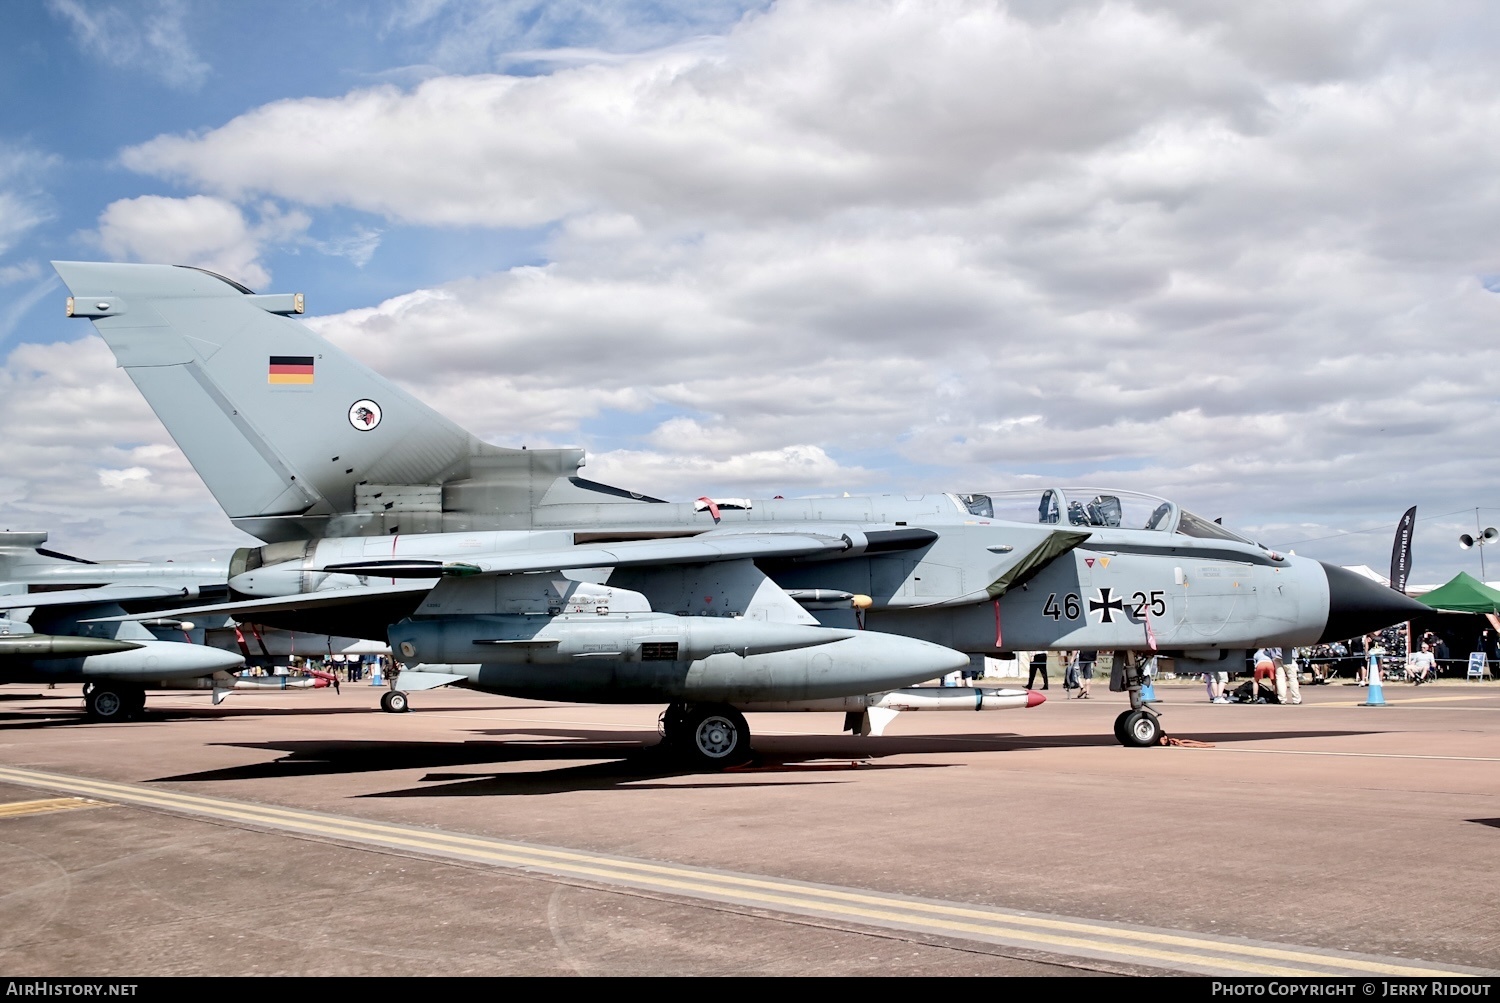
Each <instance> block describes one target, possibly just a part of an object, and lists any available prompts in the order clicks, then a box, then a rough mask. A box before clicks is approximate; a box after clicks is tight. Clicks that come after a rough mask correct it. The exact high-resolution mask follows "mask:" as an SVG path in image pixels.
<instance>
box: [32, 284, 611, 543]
mask: <svg viewBox="0 0 1500 1003" xmlns="http://www.w3.org/2000/svg"><path fill="white" fill-rule="evenodd" d="M53 267H54V268H55V269H56V270H57V273H58V274H59V275H60V276H61V277H62V280H63V282H64V283H66V284H67V286H68V289H69V291H70V292H71V293H72V294H73V295H72V297H71V298H70V299H69V309H70V314H71V315H73V316H83V317H88V318H89V319H90V320H92V321H93V323H94V326H95V328H96V329H97V330H98V331H99V334H100V335H101V336H102V337H103V338H104V341H105V343H106V344H108V345H109V348H110V350H111V351H112V352H113V353H114V355H115V360H116V362H117V363H118V364H119V365H120V366H121V367H123V368H124V369H125V371H126V372H127V373H128V374H129V375H130V378H131V379H132V380H133V381H134V382H135V385H136V387H137V388H138V389H139V390H140V391H141V393H142V395H143V396H145V398H146V400H147V402H148V403H149V404H150V405H151V408H152V410H153V411H155V412H156V415H157V417H158V418H160V419H161V422H162V424H163V425H165V426H166V428H167V431H168V432H169V433H170V434H171V436H172V438H173V439H174V440H175V441H176V442H177V445H178V446H179V447H180V448H181V449H182V451H183V453H184V454H186V456H187V458H188V461H189V462H190V463H192V465H193V467H194V468H195V469H196V470H197V472H198V474H199V476H200V477H202V478H203V481H204V482H205V483H206V484H207V486H208V489H209V491H211V492H212V493H213V496H214V498H215V499H217V500H218V502H219V505H220V506H221V507H222V508H223V509H224V511H225V513H226V514H227V515H228V516H229V517H230V519H231V521H233V522H234V523H235V525H237V526H239V527H240V528H241V529H244V530H246V531H247V532H249V533H250V534H252V535H254V536H257V537H259V538H260V539H262V540H266V541H267V542H277V541H282V540H295V539H306V538H309V537H320V536H325V535H326V536H363V535H375V534H384V533H394V532H406V533H412V532H439V531H443V530H445V529H450V528H469V525H470V524H472V520H468V519H459V520H454V519H451V518H448V516H453V515H456V514H457V513H454V512H451V511H450V506H447V505H445V504H444V496H445V494H446V493H447V492H445V488H446V487H447V486H448V485H450V484H454V482H458V481H470V480H471V479H472V478H473V477H474V476H475V475H476V474H480V475H481V476H482V478H483V479H484V480H486V481H491V480H493V481H496V482H497V483H496V484H494V485H486V487H489V488H490V490H487V491H483V492H481V494H482V495H483V497H484V501H485V504H484V508H485V509H486V510H487V511H486V513H485V514H486V516H487V518H486V519H485V520H484V521H485V522H486V523H487V524H491V525H494V526H495V528H500V527H501V525H502V524H503V525H505V526H507V527H509V526H514V527H515V528H525V527H526V525H527V524H529V522H530V510H531V507H532V505H533V504H534V503H535V501H536V499H538V498H539V497H540V496H541V495H542V494H543V493H544V492H545V491H546V489H547V488H548V487H550V486H551V484H552V482H553V481H554V480H555V479H556V478H557V477H558V476H564V477H566V476H571V475H572V474H574V473H576V471H577V468H578V466H579V465H580V464H581V462H582V452H581V451H577V450H531V451H525V450H516V449H503V448H500V447H497V446H491V445H489V444H488V443H485V442H482V441H481V440H479V439H476V438H475V437H474V436H473V435H471V434H470V433H468V432H467V431H465V430H464V429H462V428H460V427H459V426H457V425H455V424H454V423H453V422H451V421H449V420H448V419H447V418H445V417H443V416H442V415H440V414H438V413H437V412H436V411H434V410H432V409H431V408H429V407H428V406H427V405H425V404H423V403H422V402H420V401H418V400H417V399H416V398H414V397H412V396H411V395H410V394H408V393H406V392H405V391H404V390H402V389H400V388H399V387H397V386H396V385H394V384H393V383H391V382H390V381H389V380H387V379H385V378H384V377H382V376H379V375H378V374H376V373H374V372H373V371H371V370H370V369H368V368H367V367H365V366H363V365H361V364H360V363H359V362H357V361H355V360H354V359H353V358H351V357H349V356H348V355H347V354H345V353H344V352H343V351H341V350H340V349H338V348H336V347H335V346H334V345H332V344H331V343H330V342H328V341H326V340H325V339H323V338H322V337H320V336H319V335H317V334H316V333H314V332H313V331H311V330H309V329H308V328H307V327H306V326H305V325H303V324H300V323H298V322H297V321H295V320H292V319H290V318H289V316H287V315H289V314H294V313H300V312H301V306H302V301H301V296H300V294H298V295H297V296H257V295H255V294H253V293H251V292H250V290H248V289H246V288H245V287H244V286H241V285H239V284H237V283H234V282H232V281H230V280H228V279H225V278H223V277H221V276H218V275H215V274H213V273H211V272H206V271H203V270H201V269H197V268H190V267H185V266H177V265H142V264H120V263H106V262H77V261H57V262H53ZM554 454H555V455H554ZM481 458H482V459H481ZM476 460H478V461H479V462H478V463H476V462H475V461H476ZM481 472H482V473H481ZM496 475H499V476H496ZM497 489H498V490H497ZM457 494H460V495H461V494H463V492H457ZM497 520H498V522H497Z"/></svg>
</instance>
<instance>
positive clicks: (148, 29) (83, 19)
mask: <svg viewBox="0 0 1500 1003" xmlns="http://www.w3.org/2000/svg"><path fill="white" fill-rule="evenodd" d="M47 6H48V8H50V9H51V10H52V12H53V13H54V14H55V15H57V16H58V17H60V18H62V19H63V20H64V21H66V22H67V24H68V27H69V28H70V29H71V30H72V32H73V38H74V40H76V41H77V42H78V44H79V46H80V47H81V48H82V49H83V50H84V51H85V52H86V53H87V54H88V55H89V57H90V58H92V59H102V60H104V61H105V62H106V63H108V64H109V65H111V66H119V67H123V68H127V69H133V70H140V71H142V72H145V73H147V74H150V75H151V76H154V77H157V78H158V79H160V80H161V81H162V82H163V83H165V84H167V85H169V86H171V87H176V88H180V89H183V90H196V89H198V88H199V87H201V86H202V85H203V83H204V81H205V80H207V79H208V75H209V73H210V72H211V67H210V66H209V65H208V64H207V63H205V62H204V61H203V60H202V59H201V58H199V56H198V54H197V52H196V51H194V48H193V45H192V42H191V41H190V40H189V38H188V34H187V29H186V27H185V25H184V23H183V22H184V20H185V19H186V17H187V14H188V8H187V5H186V4H184V3H182V2H181V0H154V2H147V3H132V4H112V3H111V4H99V3H90V4H85V3H82V2H81V0H47Z"/></svg>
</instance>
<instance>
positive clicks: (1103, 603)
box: [1089, 587, 1125, 623]
mask: <svg viewBox="0 0 1500 1003" xmlns="http://www.w3.org/2000/svg"><path fill="white" fill-rule="evenodd" d="M1113 591H1114V589H1112V588H1109V587H1105V588H1101V589H1100V590H1099V598H1098V599H1090V600H1089V612H1090V613H1101V614H1102V615H1101V617H1100V622H1101V623H1114V622H1115V618H1114V613H1124V612H1125V600H1124V599H1122V598H1119V597H1114V598H1111V597H1110V593H1112V592H1113ZM1111 611H1113V612H1111Z"/></svg>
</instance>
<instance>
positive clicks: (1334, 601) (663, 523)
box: [54, 262, 1424, 763]
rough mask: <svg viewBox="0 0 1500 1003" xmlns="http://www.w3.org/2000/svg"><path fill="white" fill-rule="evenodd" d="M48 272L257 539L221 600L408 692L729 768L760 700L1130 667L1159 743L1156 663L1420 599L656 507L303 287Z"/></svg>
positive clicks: (913, 525)
mask: <svg viewBox="0 0 1500 1003" xmlns="http://www.w3.org/2000/svg"><path fill="white" fill-rule="evenodd" d="M54 267H56V269H57V271H58V273H59V274H60V275H61V276H62V278H63V281H64V282H65V283H67V285H68V287H69V290H70V291H71V292H72V293H73V296H72V297H71V298H70V299H69V301H68V304H69V305H68V312H69V314H70V315H72V316H75V317H87V318H89V319H90V320H92V321H93V323H94V325H95V327H96V328H97V329H98V331H99V333H100V335H101V336H102V337H103V338H104V340H105V342H106V343H107V344H108V345H109V347H110V349H111V350H112V351H113V352H114V354H115V358H116V360H117V361H118V363H119V365H121V366H122V367H124V368H125V370H126V372H127V373H128V374H129V375H130V377H131V379H132V380H134V381H135V384H136V386H137V387H138V388H139V389H140V390H141V392H142V393H143V394H144V395H145V397H146V399H147V401H148V402H149V403H150V404H151V406H152V408H153V409H154V410H155V411H156V414H157V416H158V417H159V418H160V419H161V420H162V422H163V424H164V425H165V426H166V427H167V430H168V431H169V432H170V433H171V435H172V436H173V438H174V439H175V440H176V441H177V443H178V445H179V446H180V447H181V448H182V450H183V452H184V453H185V454H186V455H187V457H188V460H189V461H190V462H191V463H192V464H193V466H194V467H195V468H196V469H197V471H198V473H199V475H200V476H201V477H202V478H203V479H204V481H205V482H206V483H207V485H208V487H209V489H210V490H211V491H212V492H213V494H214V496H215V497H216V498H217V499H218V501H219V504H220V505H221V506H223V508H224V510H225V512H226V513H227V514H228V515H229V517H230V519H231V520H232V521H233V522H234V524H235V525H236V526H239V527H240V528H241V529H244V530H245V531H247V532H249V533H251V534H252V535H254V536H257V537H259V538H260V539H261V540H264V541H266V542H267V544H268V545H267V546H265V547H261V548H257V549H245V550H241V551H239V552H237V553H236V554H235V555H234V558H233V560H232V562H231V568H230V579H229V584H230V587H231V589H232V590H233V591H234V592H235V593H236V594H237V596H238V601H237V602H235V603H232V604H229V605H222V604H221V605H214V606H212V607H209V609H210V610H212V611H230V612H233V613H234V615H237V616H239V615H244V616H248V617H252V618H254V619H256V620H259V621H261V622H267V623H275V624H279V625H282V626H293V627H299V628H302V629H309V628H310V627H311V626H312V625H316V628H315V629H318V630H321V631H327V632H333V633H341V634H350V635H354V636H361V637H372V638H386V639H388V640H389V641H390V643H391V645H392V648H393V650H394V651H395V652H396V653H397V654H398V656H399V658H400V659H401V660H402V661H403V662H404V664H405V665H407V666H408V668H407V669H405V670H403V672H402V673H401V675H400V686H401V687H402V688H403V690H411V689H420V688H424V687H426V686H429V685H439V684H442V683H446V682H457V683H460V684H463V685H469V686H473V687H477V688H480V689H485V690H490V691H494V692H499V693H505V694H510V695H516V696H524V697H536V698H542V699H565V700H580V701H593V702H645V703H663V704H666V705H667V710H666V712H665V715H664V717H663V723H664V726H665V730H666V737H667V739H668V740H669V741H670V742H672V743H673V744H675V745H678V746H680V747H682V748H684V749H685V750H687V751H688V753H689V754H690V755H694V756H696V757H697V758H698V759H700V760H701V761H703V762H705V763H726V762H732V761H734V760H737V759H740V758H743V757H744V755H745V754H746V751H747V748H748V741H749V730H748V727H747V726H746V724H745V721H744V718H743V716H742V712H744V711H747V710H762V709H766V710H769V709H778V710H792V709H813V708H814V707H816V708H817V709H828V708H831V707H833V706H835V705H836V704H837V701H840V700H854V701H855V702H858V703H860V704H861V706H860V707H855V706H853V704H848V705H838V706H842V707H844V709H845V710H846V712H847V713H849V715H850V717H849V719H848V720H847V721H846V726H847V727H850V728H851V729H853V730H867V729H868V728H869V717H868V716H861V715H868V707H870V706H873V705H879V704H880V703H881V702H882V701H886V703H887V704H893V703H899V702H901V701H902V700H903V699H907V698H905V697H902V696H899V695H897V696H895V697H890V696H888V694H890V693H892V692H896V693H897V694H899V693H900V692H901V691H902V690H903V689H904V688H905V687H908V686H910V685H911V684H914V683H916V682H919V681H923V680H928V679H931V678H933V677H935V676H938V675H942V674H944V673H946V672H949V671H953V670H955V669H959V668H961V667H963V666H965V665H968V664H970V660H971V659H972V658H979V657H982V656H985V655H998V654H1000V653H1002V652H1007V651H1013V650H1036V649H1043V648H1047V649H1079V648H1086V649H1112V650H1115V651H1118V652H1120V653H1121V654H1122V655H1123V656H1124V657H1122V658H1120V659H1117V664H1118V665H1120V666H1121V667H1120V668H1119V669H1118V670H1117V671H1116V673H1115V674H1114V677H1113V678H1112V680H1111V684H1112V687H1113V688H1116V689H1122V690H1125V691H1128V692H1129V694H1130V700H1131V707H1130V709H1129V710H1127V711H1125V712H1123V713H1122V714H1121V715H1120V717H1119V719H1118V720H1117V722H1116V727H1115V732H1116V735H1117V737H1118V738H1119V739H1120V741H1121V742H1122V743H1125V744H1127V745H1151V744H1156V743H1157V742H1158V740H1159V739H1160V738H1161V736H1162V728H1161V724H1160V721H1159V719H1158V717H1157V714H1156V713H1155V712H1154V711H1153V710H1151V709H1150V708H1148V707H1146V706H1145V705H1144V704H1143V703H1142V701H1141V699H1140V685H1141V681H1142V680H1141V677H1140V674H1139V672H1138V671H1137V663H1138V661H1139V659H1138V658H1137V656H1138V655H1140V654H1144V653H1157V654H1161V655H1169V656H1171V657H1172V658H1174V659H1175V660H1176V663H1177V668H1178V671H1179V672H1195V671H1196V672H1202V671H1211V670H1217V669H1221V668H1222V669H1237V668H1239V666H1240V665H1242V658H1243V655H1244V653H1245V652H1246V651H1247V650H1248V649H1253V648H1255V647H1258V646H1260V645H1264V644H1280V645H1283V646H1291V645H1303V644H1312V643H1316V642H1319V641H1324V640H1333V639H1342V638H1346V637H1350V636H1353V635H1355V634H1359V633H1362V632H1365V631H1368V630H1371V629H1374V628H1376V627H1380V626H1384V625H1387V624H1390V623H1394V622H1399V621H1400V620H1403V619H1406V618H1408V617H1409V616H1410V615H1412V614H1413V613H1415V612H1418V611H1421V610H1422V609H1424V607H1422V606H1420V604H1417V603H1416V602H1415V601H1413V600H1409V599H1407V598H1406V597H1405V596H1403V595H1401V594H1399V593H1397V592H1394V591H1392V590H1390V589H1387V588H1382V587H1380V586H1378V585H1376V584H1374V583H1372V582H1370V581H1368V580H1366V579H1364V578H1361V577H1360V576H1358V575H1355V574H1353V573H1351V572H1347V571H1344V570H1343V569H1341V568H1337V567H1331V566H1328V565H1325V564H1322V563H1320V562H1318V561H1314V560H1309V559H1306V558H1300V557H1295V556H1292V555H1283V554H1278V553H1274V552H1272V551H1268V550H1266V549H1265V548H1264V547H1261V546H1258V545H1257V544H1255V543H1253V542H1251V541H1249V540H1247V539H1244V538H1242V537H1240V536H1238V535H1236V534H1234V533H1233V532H1231V531H1229V530H1227V529H1225V528H1224V527H1222V526H1220V525H1218V524H1217V523H1214V522H1211V521H1209V520H1207V519H1204V518H1201V517H1199V516H1197V515H1194V514H1193V513H1191V512H1189V511H1186V510H1185V509H1183V508H1181V507H1180V506H1178V505H1177V504H1175V503H1173V502H1171V501H1168V500H1166V499H1162V498H1156V497H1151V496H1147V495H1143V494H1139V493H1134V492H1128V491H1119V490H1110V489H1103V488H1093V487H1071V486H1066V485H1058V486H1055V487H1051V488H1047V489H1045V490H1036V491H1028V492H1013V491H1011V492H1007V491H984V492H978V491H968V492H952V493H942V494H931V495H924V496H919V497H911V496H905V495H879V496H872V497H863V498H848V497H845V498H804V499H782V498H776V499H728V498H718V499H712V498H700V499H697V500H696V501H691V502H671V501H665V500H662V499H659V498H655V497H651V496H649V495H646V494H643V493H639V492H634V491H629V490H624V489H621V488H617V487H612V486H610V485H607V484H601V483H598V482H595V481H592V480H589V479H587V478H585V477H582V476H580V471H581V469H582V467H583V464H584V456H583V453H582V451H580V450H572V449H536V450H526V449H519V450H518V449H504V448H500V447H497V446H492V445H490V444H488V443H485V442H482V441H480V440H478V439H476V438H475V437H474V436H472V435H470V434H469V433H468V432H466V431H465V430H464V429H462V428H459V427H458V426H457V425H455V424H453V423H452V422H450V421H448V420H447V419H446V418H444V417H442V416H441V415H439V414H438V413H436V412H435V411H433V410H432V409H431V408H429V407H427V406H425V405H424V404H422V403H421V402H419V401H417V400H416V399H414V398H413V397H412V396H411V395H409V394H407V393H406V392H405V391H403V390H401V389H400V388H398V387H396V386H395V385H394V384H392V383H391V382H389V381H388V380H386V379H384V378H383V377H381V376H378V375H377V374H375V373H374V372H372V371H370V370H369V369H367V368H366V367H364V366H362V365H361V364H359V363H358V362H356V361H354V360H353V359H351V358H349V357H348V356H347V355H345V354H344V353H343V352H342V351H340V350H339V349H338V348H336V347H334V346H333V345H332V344H330V343H329V342H327V341H325V340H324V339H322V338H321V337H319V336H318V335H316V334H315V333H313V332H312V331H310V330H309V329H308V328H307V327H306V326H304V325H302V324H300V323H298V322H297V321H296V320H294V319H292V318H293V317H295V315H297V314H300V313H301V312H302V310H303V306H304V303H303V298H302V295H301V294H288V295H256V294H255V293H253V292H251V291H250V290H249V289H246V288H245V287H244V286H241V285H239V284H237V283H235V282H232V281H230V280H228V279H225V278H223V277H221V276H218V275H214V274H212V273H209V272H206V271H203V270H200V269H194V268H186V267H179V266H165V265H132V264H100V263H82V262H55V263H54ZM189 612H194V611H193V610H192V609H189V610H187V611H184V613H189ZM1037 696H1039V695H1037ZM978 699H980V700H982V699H983V695H982V694H981V695H980V696H979V697H978ZM829 701H832V702H834V703H829ZM387 706H388V709H404V708H405V706H406V697H405V693H404V692H401V691H393V692H392V693H390V694H388V695H387Z"/></svg>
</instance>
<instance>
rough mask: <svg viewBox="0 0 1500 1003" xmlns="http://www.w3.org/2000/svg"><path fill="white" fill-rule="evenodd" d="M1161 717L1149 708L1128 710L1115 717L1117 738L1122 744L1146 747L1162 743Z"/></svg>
mask: <svg viewBox="0 0 1500 1003" xmlns="http://www.w3.org/2000/svg"><path fill="white" fill-rule="evenodd" d="M1163 734H1164V732H1163V731H1162V727H1161V719H1160V718H1158V717H1157V716H1156V715H1155V714H1153V713H1151V712H1150V711H1149V710H1127V711H1125V712H1124V713H1122V714H1121V715H1120V716H1119V717H1117V718H1115V738H1117V739H1118V740H1119V742H1120V744H1121V745H1126V746H1132V747H1135V748H1140V749H1144V748H1147V747H1148V746H1152V745H1160V744H1161V736H1162V735H1163Z"/></svg>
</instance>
